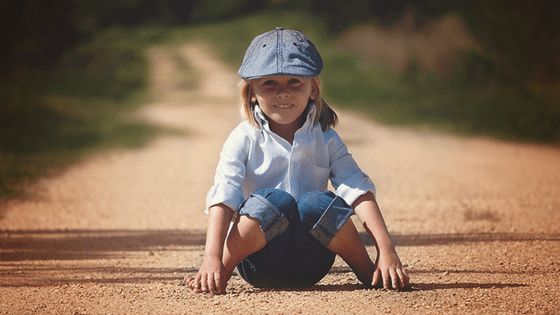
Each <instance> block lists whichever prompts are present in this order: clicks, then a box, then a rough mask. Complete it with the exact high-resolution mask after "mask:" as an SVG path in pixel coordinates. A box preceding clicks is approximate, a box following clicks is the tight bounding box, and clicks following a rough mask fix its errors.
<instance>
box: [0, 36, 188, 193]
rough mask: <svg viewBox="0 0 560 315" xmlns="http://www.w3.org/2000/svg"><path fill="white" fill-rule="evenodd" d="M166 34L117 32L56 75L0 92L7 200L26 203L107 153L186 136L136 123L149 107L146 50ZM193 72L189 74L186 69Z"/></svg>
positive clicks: (1, 189) (25, 77) (82, 49)
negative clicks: (65, 173) (33, 186)
mask: <svg viewBox="0 0 560 315" xmlns="http://www.w3.org/2000/svg"><path fill="white" fill-rule="evenodd" d="M163 34H164V32H162V30H161V28H158V27H142V28H138V29H123V28H112V29H108V30H106V31H103V32H101V33H99V34H97V35H96V36H95V37H93V38H92V39H91V40H89V41H87V42H84V43H82V44H80V45H78V46H77V47H75V48H73V49H71V50H69V51H67V52H66V53H65V54H64V55H63V56H62V58H61V59H60V60H59V61H58V62H57V64H55V65H52V66H51V67H48V68H47V67H44V68H40V69H31V70H30V71H22V72H21V73H22V74H21V77H19V78H16V80H13V81H11V82H10V81H8V80H6V82H2V84H1V86H0V102H1V104H2V106H1V107H0V197H4V198H13V197H17V196H20V195H21V193H23V191H24V188H25V187H26V185H28V184H29V183H31V182H33V181H34V180H35V179H37V178H39V177H41V176H48V175H54V174H58V173H59V172H60V171H62V170H65V169H67V168H68V167H69V166H71V165H74V164H75V163H77V162H79V161H81V160H83V159H84V158H85V157H87V156H88V155H90V154H92V153H93V152H95V151H97V150H101V149H107V148H138V147H141V146H143V145H145V144H146V143H148V142H149V141H150V139H153V138H154V137H155V136H157V135H160V134H163V133H178V132H179V131H176V130H170V129H166V128H162V127H160V126H155V125H151V124H149V123H146V122H144V121H142V120H138V119H136V118H135V117H134V114H133V113H134V111H135V110H136V109H137V108H138V107H139V106H140V105H141V104H142V103H143V101H144V100H145V94H146V93H145V92H146V87H147V84H148V82H147V80H148V65H147V62H146V58H145V54H144V52H145V49H146V48H147V47H148V46H149V45H151V44H153V43H157V42H159V41H161V40H163V38H164V35H163ZM184 70H186V69H184Z"/></svg>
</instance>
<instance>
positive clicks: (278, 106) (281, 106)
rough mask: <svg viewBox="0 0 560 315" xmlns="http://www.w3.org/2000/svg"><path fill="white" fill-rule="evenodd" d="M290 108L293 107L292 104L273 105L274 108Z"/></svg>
mask: <svg viewBox="0 0 560 315" xmlns="http://www.w3.org/2000/svg"><path fill="white" fill-rule="evenodd" d="M292 106H294V105H292V104H282V105H274V107H276V108H290V107H292Z"/></svg>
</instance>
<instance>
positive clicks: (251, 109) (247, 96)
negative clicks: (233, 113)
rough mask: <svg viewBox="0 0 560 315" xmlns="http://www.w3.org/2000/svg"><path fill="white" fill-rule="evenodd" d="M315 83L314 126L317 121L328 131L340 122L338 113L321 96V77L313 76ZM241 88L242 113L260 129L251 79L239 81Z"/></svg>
mask: <svg viewBox="0 0 560 315" xmlns="http://www.w3.org/2000/svg"><path fill="white" fill-rule="evenodd" d="M312 80H313V83H314V84H315V87H316V89H317V96H316V97H315V101H314V102H315V106H316V107H317V115H315V120H314V121H313V126H315V125H317V123H319V124H321V129H322V130H323V131H326V130H327V129H328V128H334V126H335V125H336V124H337V123H338V115H337V114H336V113H335V112H334V110H333V109H332V108H331V107H330V106H329V104H327V102H325V100H324V99H323V98H322V97H321V88H320V86H321V85H320V83H321V82H320V80H319V77H314V78H312ZM239 90H240V91H241V115H242V116H243V117H244V118H245V119H247V120H248V121H249V123H251V125H253V126H255V127H256V128H257V129H260V125H259V123H258V122H257V120H256V118H255V105H256V104H254V103H252V102H251V93H252V91H251V80H250V79H242V80H241V82H240V83H239Z"/></svg>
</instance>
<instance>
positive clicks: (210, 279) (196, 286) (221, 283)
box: [185, 258, 227, 294]
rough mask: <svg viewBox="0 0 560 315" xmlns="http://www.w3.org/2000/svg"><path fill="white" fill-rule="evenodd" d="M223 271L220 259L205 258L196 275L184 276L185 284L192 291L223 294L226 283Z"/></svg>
mask: <svg viewBox="0 0 560 315" xmlns="http://www.w3.org/2000/svg"><path fill="white" fill-rule="evenodd" d="M225 273H226V272H225V268H224V266H223V264H222V262H221V260H220V259H214V258H206V259H204V262H203V263H202V266H200V270H199V271H198V274H197V275H196V277H193V276H186V277H185V284H186V285H187V287H188V288H190V289H191V290H193V292H194V293H202V292H207V293H211V294H224V293H225V292H226V285H227V276H226V275H225Z"/></svg>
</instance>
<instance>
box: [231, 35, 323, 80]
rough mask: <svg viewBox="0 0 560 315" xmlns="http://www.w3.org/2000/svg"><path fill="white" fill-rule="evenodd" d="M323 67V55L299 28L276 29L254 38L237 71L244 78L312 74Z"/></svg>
mask: <svg viewBox="0 0 560 315" xmlns="http://www.w3.org/2000/svg"><path fill="white" fill-rule="evenodd" d="M321 70H323V59H321V55H320V54H319V52H318V51H317V48H315V45H313V43H312V42H311V41H310V40H309V38H307V37H306V36H305V35H303V34H302V33H300V32H298V31H292V30H285V29H283V28H281V27H277V28H276V29H275V30H273V31H270V32H266V33H264V34H261V35H258V36H257V37H255V38H254V39H253V41H252V42H251V44H250V45H249V48H247V51H246V52H245V56H244V57H243V63H242V64H241V67H240V68H239V71H238V72H237V74H239V76H240V77H242V78H245V79H257V78H262V77H266V76H271V75H293V76H298V77H306V78H311V77H315V76H318V75H319V73H321Z"/></svg>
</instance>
